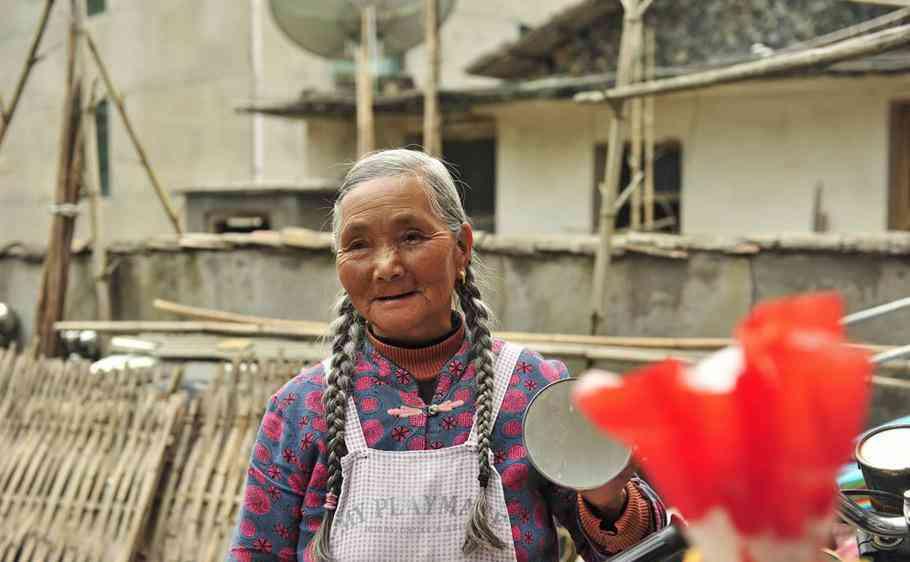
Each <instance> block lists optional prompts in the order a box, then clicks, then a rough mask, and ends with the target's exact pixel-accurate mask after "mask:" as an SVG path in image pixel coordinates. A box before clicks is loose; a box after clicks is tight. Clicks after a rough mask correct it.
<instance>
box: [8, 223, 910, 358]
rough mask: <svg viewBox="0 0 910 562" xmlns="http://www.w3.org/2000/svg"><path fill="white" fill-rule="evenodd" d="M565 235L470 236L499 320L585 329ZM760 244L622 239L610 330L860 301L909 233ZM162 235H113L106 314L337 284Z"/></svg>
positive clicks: (318, 269)
mask: <svg viewBox="0 0 910 562" xmlns="http://www.w3.org/2000/svg"><path fill="white" fill-rule="evenodd" d="M241 238H242V237H241ZM573 240H574V239H565V240H562V241H560V240H559V239H557V240H556V242H547V244H546V245H543V246H534V245H532V244H529V243H527V242H522V241H515V240H511V241H510V240H509V239H506V238H501V237H486V238H484V239H482V240H479V241H478V246H477V247H478V252H479V255H480V257H481V258H482V259H483V262H484V263H485V266H486V270H487V271H486V275H485V277H486V280H487V283H486V287H485V290H484V292H485V295H486V296H485V298H486V299H487V300H488V301H489V302H490V304H491V306H492V307H493V309H494V311H495V312H496V314H497V316H498V318H499V320H500V325H501V328H502V329H505V330H519V331H532V332H541V333H547V332H550V333H553V332H558V333H578V334H583V333H587V331H588V329H589V325H588V315H589V299H590V294H591V272H592V268H593V248H594V246H595V241H594V239H593V237H585V238H584V239H582V242H581V245H578V244H576V243H575V242H573ZM254 243H255V242H254ZM635 244H636V247H638V246H647V244H643V243H638V242H636V243H635ZM768 246H769V247H767V248H765V249H762V250H761V251H757V252H756V250H755V249H754V248H752V249H748V250H747V251H748V253H745V254H743V253H739V254H737V253H735V250H731V249H730V248H724V249H716V250H712V249H710V246H706V245H700V246H698V245H696V246H692V247H690V248H689V249H682V250H681V253H678V254H674V255H676V256H678V257H674V258H669V257H662V256H655V255H649V254H647V253H640V252H638V251H632V250H625V251H624V253H623V254H621V255H617V256H616V258H615V260H614V266H613V267H612V269H611V273H610V275H611V277H610V283H609V289H608V299H609V309H608V310H609V315H608V318H607V323H606V329H607V330H608V332H609V333H610V334H612V335H625V336H691V337H696V336H726V335H729V334H730V333H731V329H732V328H733V326H734V325H735V323H736V322H737V320H738V319H740V318H742V316H743V315H744V314H745V313H746V312H747V311H748V310H749V308H750V307H751V306H752V304H753V303H755V302H757V301H758V300H762V299H767V298H772V297H776V296H781V295H786V294H792V293H796V292H803V291H810V290H820V289H837V290H840V291H841V292H843V294H844V296H845V298H846V300H847V303H848V309H850V310H857V309H860V308H865V307H868V306H872V305H874V304H879V303H882V302H888V301H890V300H894V299H897V298H901V297H905V296H907V286H908V281H910V262H908V261H907V255H910V240H908V242H907V244H906V246H907V247H908V249H907V251H903V250H900V251H890V250H885V251H864V252H860V251H858V250H856V249H853V250H850V249H847V250H837V249H832V248H831V247H830V245H829V246H826V247H821V248H820V247H819V246H818V245H817V244H815V245H813V244H811V243H806V244H804V245H796V246H794V245H786V246H780V245H778V247H777V248H774V247H771V246H772V245H771V244H769V245H768ZM161 247H162V246H160V245H149V246H136V245H123V244H120V245H115V246H114V247H113V252H114V253H113V256H112V263H114V264H115V272H114V276H113V278H112V281H111V282H112V286H113V289H114V292H115V298H114V302H115V307H114V308H115V317H116V319H122V320H128V319H129V320H155V319H164V317H163V316H162V315H161V313H159V312H156V311H155V310H154V309H153V308H152V306H151V302H152V300H153V299H154V298H158V297H160V298H165V299H171V300H176V301H180V302H183V303H186V304H192V305H197V306H202V307H213V308H219V309H224V310H230V311H233V312H239V313H246V314H255V315H260V316H273V317H276V318H287V319H301V320H327V319H329V307H330V305H331V302H332V297H333V296H334V294H335V293H336V291H337V290H338V284H337V281H336V280H335V272H334V258H333V256H332V254H331V252H330V251H329V249H328V247H325V248H320V249H318V250H316V249H300V248H293V247H249V246H246V245H245V244H241V245H239V246H236V247H235V248H234V249H230V250H188V249H185V250H179V249H175V250H160V249H157V248H161ZM164 247H169V246H167V245H165V246H164ZM680 247H682V246H680ZM714 247H716V246H714ZM619 251H623V249H622V245H620V246H619ZM654 251H657V252H659V253H666V251H664V250H660V249H657V250H654ZM41 259H42V258H41V256H40V254H35V253H32V252H31V251H25V252H24V253H23V251H17V250H16V249H13V250H10V251H9V252H7V253H5V254H4V253H2V252H0V301H3V302H7V303H10V304H11V305H12V306H13V307H14V308H16V310H17V311H18V312H19V314H20V315H21V316H22V320H23V323H24V328H25V333H31V329H32V326H33V323H32V314H33V312H34V311H33V310H32V309H33V307H34V304H35V302H36V301H37V293H38V286H39V284H40V283H39V280H40V269H41V263H40V260H41ZM73 264H74V265H73V270H72V273H71V277H70V280H71V284H70V293H69V297H68V299H67V303H68V308H67V313H66V318H67V319H91V318H92V316H93V314H94V296H93V290H92V287H91V275H90V272H89V271H90V270H89V255H88V253H86V252H82V253H80V254H77V255H76V256H75V257H74V261H73ZM908 324H910V310H908V311H903V312H897V313H893V314H891V315H889V316H888V317H886V318H883V319H881V320H878V321H875V322H868V323H865V324H862V325H859V326H858V327H857V328H856V332H855V335H856V337H857V338H860V339H866V340H869V341H874V342H878V343H882V344H904V343H906V342H907V341H908V340H910V332H908V331H907V329H906V326H907V325H908Z"/></svg>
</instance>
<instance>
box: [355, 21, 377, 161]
mask: <svg viewBox="0 0 910 562" xmlns="http://www.w3.org/2000/svg"><path fill="white" fill-rule="evenodd" d="M375 21H376V7H375V6H373V5H372V4H371V5H368V6H366V7H364V8H363V9H362V10H361V12H360V45H358V46H357V51H356V58H357V155H358V156H359V157H362V156H364V155H365V154H367V153H369V152H372V151H373V150H375V147H376V132H375V126H374V125H373V69H372V68H371V66H372V64H373V60H372V56H371V46H372V43H373V26H374V22H375Z"/></svg>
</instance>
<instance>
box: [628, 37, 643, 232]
mask: <svg viewBox="0 0 910 562" xmlns="http://www.w3.org/2000/svg"><path fill="white" fill-rule="evenodd" d="M635 31H636V32H637V33H638V34H639V35H640V36H639V37H637V38H636V42H637V44H638V45H643V38H644V25H638V26H636V29H635ZM633 55H634V59H633V62H632V81H633V82H641V80H642V77H643V76H644V64H643V55H644V52H643V50H642V49H641V48H639V49H638V50H637V51H636V52H635V53H634V54H633ZM629 109H630V112H629V113H630V119H631V121H632V123H631V127H630V133H631V139H630V142H631V145H632V146H631V147H630V150H629V171H630V172H631V173H632V176H637V175H638V174H640V173H642V156H643V154H642V153H643V150H642V148H643V147H642V143H643V139H642V137H643V135H644V130H643V129H644V127H643V123H642V120H643V119H644V115H643V113H644V104H643V102H642V100H641V99H640V98H635V99H633V100H632V101H631V102H630V108H629ZM641 203H642V190H640V189H635V190H633V191H632V202H631V205H630V206H629V207H630V208H629V228H630V229H631V230H633V231H634V230H641V215H642V209H641V206H642V205H641Z"/></svg>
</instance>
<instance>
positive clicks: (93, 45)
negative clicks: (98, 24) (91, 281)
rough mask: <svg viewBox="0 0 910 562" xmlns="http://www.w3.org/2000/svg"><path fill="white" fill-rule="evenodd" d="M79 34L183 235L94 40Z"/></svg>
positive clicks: (156, 189)
mask: <svg viewBox="0 0 910 562" xmlns="http://www.w3.org/2000/svg"><path fill="white" fill-rule="evenodd" d="M81 32H82V34H83V35H84V36H85V42H86V43H87V44H88V48H89V50H90V51H91V53H92V59H93V60H94V61H95V66H97V67H98V72H99V73H100V74H101V78H102V80H104V85H105V87H106V88H107V97H108V98H109V99H110V100H111V101H113V102H114V105H115V106H117V113H119V114H120V118H121V119H122V120H123V125H124V127H125V128H126V132H127V134H128V135H129V137H130V140H131V141H132V143H133V148H135V149H136V153H137V154H138V155H139V161H140V162H141V163H142V167H143V168H145V172H146V174H147V175H148V178H149V181H151V183H152V187H153V188H154V189H155V194H156V195H158V200H159V201H160V202H161V205H162V206H163V207H164V212H165V213H166V214H167V217H168V219H169V220H170V221H171V224H172V225H173V227H174V231H175V232H176V233H177V235H178V236H179V235H181V234H183V230H182V229H181V228H180V219H179V217H178V216H177V211H175V210H174V206H173V204H171V199H170V197H169V196H168V194H167V192H166V191H164V189H163V188H162V187H161V183H160V182H159V181H158V176H157V175H156V174H155V170H154V169H152V165H151V164H150V163H149V159H148V156H147V155H146V153H145V148H143V146H142V143H141V142H139V137H138V136H137V135H136V131H135V129H133V123H132V121H130V117H129V115H128V114H127V113H126V106H125V105H124V103H123V98H122V97H121V96H120V94H119V93H118V92H117V88H116V86H114V83H113V81H112V80H111V75H110V73H109V72H108V70H107V66H105V64H104V61H103V60H102V59H101V55H100V53H99V52H98V46H97V44H96V43H95V40H94V39H93V38H92V35H91V33H89V31H88V30H87V29H85V28H82V30H81Z"/></svg>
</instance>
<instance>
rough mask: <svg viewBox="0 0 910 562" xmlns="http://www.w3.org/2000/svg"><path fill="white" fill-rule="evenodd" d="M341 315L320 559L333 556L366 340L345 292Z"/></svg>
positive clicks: (328, 403) (335, 331)
mask: <svg viewBox="0 0 910 562" xmlns="http://www.w3.org/2000/svg"><path fill="white" fill-rule="evenodd" d="M337 312H338V317H337V318H336V319H335V321H334V322H332V324H331V326H330V329H331V332H332V369H331V371H329V372H328V373H326V374H325V382H326V387H325V391H324V392H323V394H322V403H323V406H324V407H325V422H326V426H327V427H328V433H327V435H326V448H327V451H328V455H327V456H328V461H327V468H328V479H327V481H326V497H325V505H324V506H323V508H324V509H325V511H324V513H323V516H322V523H321V524H320V525H319V530H317V531H316V535H315V536H314V538H313V555H314V557H315V558H316V560H318V561H320V562H329V561H330V560H331V559H332V554H331V548H330V537H331V533H332V522H333V521H334V519H335V508H336V507H337V506H338V496H339V495H340V494H341V457H342V456H344V454H345V452H346V450H347V448H346V446H345V440H344V425H345V421H346V420H347V403H348V396H349V395H350V392H351V378H352V376H353V373H354V366H355V365H356V361H357V358H356V353H357V349H358V348H359V347H360V343H361V341H362V339H363V330H364V320H363V318H362V317H361V316H360V314H358V313H357V311H356V310H355V309H354V305H353V303H351V299H350V297H348V296H347V295H344V296H343V297H342V298H341V299H340V300H339V302H338V306H337Z"/></svg>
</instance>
